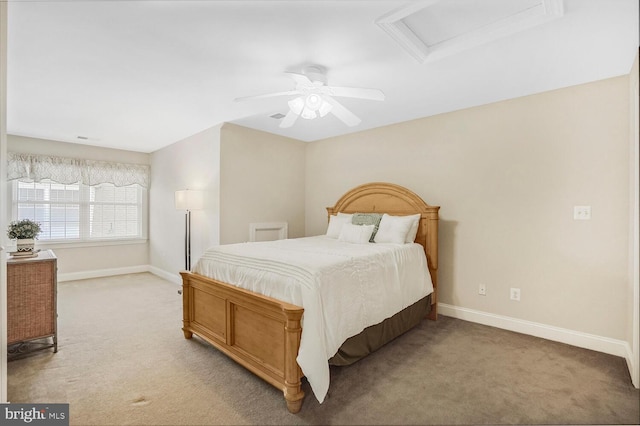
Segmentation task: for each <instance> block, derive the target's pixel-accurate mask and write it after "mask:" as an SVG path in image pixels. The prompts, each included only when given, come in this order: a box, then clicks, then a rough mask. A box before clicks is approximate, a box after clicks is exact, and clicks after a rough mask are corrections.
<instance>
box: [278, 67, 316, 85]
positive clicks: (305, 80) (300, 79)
mask: <svg viewBox="0 0 640 426" xmlns="http://www.w3.org/2000/svg"><path fill="white" fill-rule="evenodd" d="M285 74H287V75H289V76H290V77H291V78H292V79H293V81H295V82H296V84H302V85H303V86H311V85H313V83H312V82H311V80H309V77H307V76H306V75H304V74H300V73H297V72H292V71H286V72H285Z"/></svg>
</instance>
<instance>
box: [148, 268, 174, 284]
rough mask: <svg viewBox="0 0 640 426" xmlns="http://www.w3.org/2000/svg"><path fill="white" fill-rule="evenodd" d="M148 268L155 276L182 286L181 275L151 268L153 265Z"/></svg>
mask: <svg viewBox="0 0 640 426" xmlns="http://www.w3.org/2000/svg"><path fill="white" fill-rule="evenodd" d="M148 266H149V272H151V273H152V274H153V275H157V276H159V277H160V278H163V279H165V280H167V281H169V282H171V283H174V284H176V285H179V286H181V285H182V277H181V276H180V274H172V273H170V272H167V271H165V270H163V269H160V268H156V267H155V266H151V265H148Z"/></svg>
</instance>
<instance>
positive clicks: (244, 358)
mask: <svg viewBox="0 0 640 426" xmlns="http://www.w3.org/2000/svg"><path fill="white" fill-rule="evenodd" d="M180 274H181V275H182V302H183V328H182V331H183V332H184V337H185V338H187V339H190V338H191V337H192V336H193V334H194V333H195V334H196V335H198V336H200V337H201V338H203V339H204V340H206V341H207V342H209V343H211V344H212V345H213V346H215V347H216V348H218V349H219V350H221V351H222V352H224V353H225V354H227V355H228V356H229V357H231V358H232V359H233V360H235V361H236V362H238V363H239V364H241V365H242V366H244V367H245V368H247V369H248V370H249V371H251V372H253V373H254V374H256V375H258V376H259V377H261V378H262V379H264V380H266V381H267V382H268V383H270V384H272V385H273V386H275V387H276V388H278V389H281V390H282V391H283V393H284V398H285V400H286V403H287V408H288V409H289V411H290V412H292V413H297V412H298V411H300V408H301V406H302V401H303V398H304V392H303V391H302V389H301V382H300V379H301V378H302V372H301V370H300V367H299V366H298V363H297V362H296V357H297V356H298V349H299V347H300V335H301V332H302V327H301V325H300V321H301V319H302V313H303V311H304V310H303V309H302V308H301V307H299V306H295V305H292V304H289V303H286V302H282V301H280V300H276V299H273V298H270V297H266V296H262V295H260V294H256V293H253V292H250V291H246V290H244V289H241V288H238V287H234V286H231V285H229V284H225V283H222V282H220V281H216V280H214V279H211V278H207V277H204V276H202V275H198V274H194V273H191V272H181V273H180Z"/></svg>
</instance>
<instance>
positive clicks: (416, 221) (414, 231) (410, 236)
mask: <svg viewBox="0 0 640 426" xmlns="http://www.w3.org/2000/svg"><path fill="white" fill-rule="evenodd" d="M420 216H421V215H420V214H413V215H411V216H407V217H410V218H413V222H412V223H411V229H409V232H408V233H407V238H405V240H404V242H405V243H413V242H415V241H416V235H418V227H419V226H420Z"/></svg>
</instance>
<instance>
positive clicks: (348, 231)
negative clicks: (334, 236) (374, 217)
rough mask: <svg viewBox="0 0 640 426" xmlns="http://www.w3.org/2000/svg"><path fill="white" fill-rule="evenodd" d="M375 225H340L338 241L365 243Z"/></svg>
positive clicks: (367, 241)
mask: <svg viewBox="0 0 640 426" xmlns="http://www.w3.org/2000/svg"><path fill="white" fill-rule="evenodd" d="M374 228H375V225H354V224H352V223H347V224H345V225H343V226H342V230H341V231H340V236H339V237H338V240H339V241H344V242H345V243H353V244H367V243H369V239H370V238H371V234H373V229H374Z"/></svg>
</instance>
